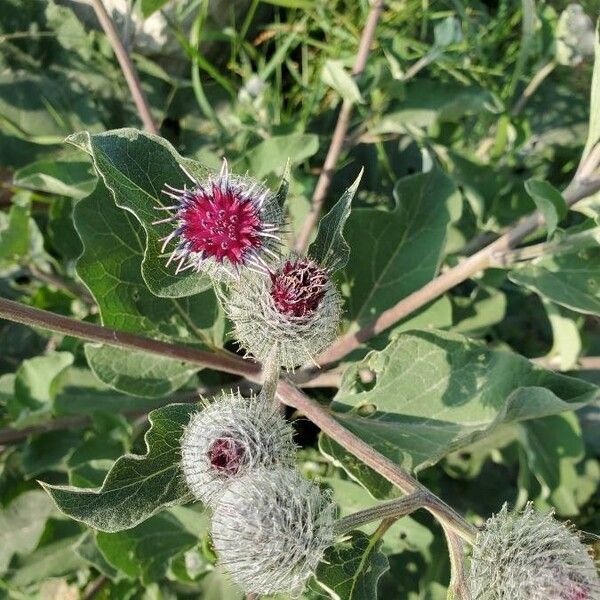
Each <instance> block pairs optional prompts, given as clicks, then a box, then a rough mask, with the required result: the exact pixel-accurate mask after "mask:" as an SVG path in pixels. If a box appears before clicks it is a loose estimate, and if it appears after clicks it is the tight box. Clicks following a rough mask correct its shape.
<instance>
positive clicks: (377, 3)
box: [295, 0, 384, 253]
mask: <svg viewBox="0 0 600 600" xmlns="http://www.w3.org/2000/svg"><path fill="white" fill-rule="evenodd" d="M383 5H384V3H383V1H382V0H374V1H373V4H372V5H371V9H370V11H369V15H368V17H367V22H366V24H365V28H364V29H363V32H362V35H361V38H360V43H359V46H358V52H357V53H356V60H355V62H354V68H353V69H352V74H353V75H355V76H356V75H360V74H361V73H362V72H363V71H364V69H365V66H366V64H367V58H368V56H369V49H370V47H371V44H372V43H373V38H374V37H375V30H376V28H377V22H378V21H379V17H380V15H381V12H382V11H383ZM351 115H352V102H349V101H348V100H344V102H343V103H342V108H341V109H340V113H339V115H338V119H337V123H336V125H335V130H334V132H333V136H332V138H331V144H330V146H329V150H328V151H327V156H326V157H325V162H324V163H323V169H322V170H321V174H320V175H319V179H318V180H317V185H316V186H315V191H314V192H313V196H312V201H311V209H310V212H309V213H308V215H307V216H306V219H305V220H304V223H303V224H302V229H301V230H300V232H299V233H298V237H297V238H296V244H295V249H296V251H297V252H300V253H302V252H304V251H305V250H306V248H307V246H308V242H309V241H310V236H311V235H312V232H313V230H314V228H315V227H316V225H317V222H318V220H319V216H320V214H321V210H322V208H323V203H324V202H325V197H326V196H327V192H328V191H329V186H330V185H331V179H332V177H333V173H334V170H335V167H336V165H337V162H338V159H339V157H340V154H341V152H342V148H343V146H344V140H345V139H346V133H347V132H348V126H349V125H350V116H351Z"/></svg>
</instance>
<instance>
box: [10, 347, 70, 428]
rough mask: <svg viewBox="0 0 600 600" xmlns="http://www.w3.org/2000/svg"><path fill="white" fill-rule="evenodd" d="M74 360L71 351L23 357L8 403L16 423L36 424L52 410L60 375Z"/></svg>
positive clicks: (24, 425)
mask: <svg viewBox="0 0 600 600" xmlns="http://www.w3.org/2000/svg"><path fill="white" fill-rule="evenodd" d="M72 363H73V355H72V354H71V353H70V352H50V353H49V354H47V355H45V356H36V357H34V358H30V359H28V360H25V361H23V363H22V364H21V366H20V367H19V369H18V371H17V373H16V377H15V382H14V396H13V397H12V398H11V399H9V401H8V403H7V408H8V411H9V413H10V415H11V418H12V420H13V421H12V425H13V427H27V426H29V425H33V424H35V423H38V422H40V421H42V420H44V419H46V418H47V417H48V416H49V415H50V414H51V413H52V411H53V402H54V399H55V397H56V394H57V393H58V391H59V390H60V386H61V375H62V374H63V372H64V371H65V369H66V368H67V367H69V366H70V365H71V364H72Z"/></svg>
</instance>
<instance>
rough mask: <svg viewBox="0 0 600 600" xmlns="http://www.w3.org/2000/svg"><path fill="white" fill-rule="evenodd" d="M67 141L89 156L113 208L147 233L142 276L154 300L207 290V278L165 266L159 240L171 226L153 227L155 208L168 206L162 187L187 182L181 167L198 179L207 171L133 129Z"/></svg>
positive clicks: (84, 134) (83, 135)
mask: <svg viewBox="0 0 600 600" xmlns="http://www.w3.org/2000/svg"><path fill="white" fill-rule="evenodd" d="M67 141H69V142H71V143H72V144H73V145H75V146H77V147H78V148H80V149H81V150H84V151H85V152H87V153H88V154H89V155H90V156H91V157H92V160H93V163H94V167H95V168H96V170H97V171H98V173H99V174H100V175H101V176H102V179H103V180H104V183H105V185H106V187H107V188H108V189H109V190H110V192H111V193H112V195H113V197H114V200H115V203H116V204H117V206H119V207H120V208H124V209H126V210H127V211H129V212H130V213H132V214H133V215H135V217H136V219H137V220H138V221H139V222H140V223H141V225H142V227H143V229H144V232H145V239H144V240H143V244H144V260H143V262H142V276H143V278H144V281H145V283H146V285H147V286H148V288H149V289H150V291H151V292H152V293H153V294H156V295H157V296H162V297H166V298H180V297H184V296H191V295H193V294H197V293H199V292H202V291H204V290H206V289H207V288H209V287H210V280H209V279H208V278H207V277H200V276H199V275H198V274H197V273H188V272H186V273H182V274H178V275H175V271H174V269H170V268H167V267H166V266H165V262H166V260H165V257H164V256H163V254H162V252H161V247H162V243H161V242H160V239H161V238H164V237H165V236H167V235H168V234H169V233H170V232H171V231H172V226H171V225H169V224H168V223H162V224H159V225H153V223H154V221H156V220H157V215H158V214H159V213H158V211H157V210H156V207H157V206H167V205H168V204H167V201H166V196H165V195H164V194H163V193H162V192H161V190H162V189H163V187H164V185H165V184H166V183H168V184H169V185H171V186H173V187H183V185H184V184H189V183H190V182H189V180H188V179H187V177H186V175H185V174H184V172H183V171H182V169H181V166H184V167H185V168H186V169H187V170H188V171H189V172H190V173H191V174H192V175H194V176H196V177H200V178H202V177H204V176H206V175H207V169H206V168H205V167H203V166H202V165H200V164H199V163H197V162H195V161H192V160H189V159H185V158H183V157H181V156H180V155H179V154H178V153H177V152H176V151H175V149H174V148H173V147H172V146H171V144H169V143H168V142H167V141H166V140H163V139H162V138H160V137H158V136H154V135H150V134H147V133H143V132H141V131H138V130H136V129H117V130H113V131H107V132H106V133H100V134H97V135H90V134H89V133H88V132H87V131H84V132H82V133H77V134H74V135H72V136H70V137H69V138H67Z"/></svg>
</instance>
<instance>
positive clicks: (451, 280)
mask: <svg viewBox="0 0 600 600" xmlns="http://www.w3.org/2000/svg"><path fill="white" fill-rule="evenodd" d="M591 154H592V153H590V156H591ZM598 190H600V179H593V180H574V181H572V182H571V183H570V184H569V186H568V187H567V189H566V190H565V191H564V192H563V197H564V198H565V201H566V202H567V204H568V205H572V204H574V203H575V202H577V201H578V200H581V199H582V198H586V197H587V196H590V195H591V194H593V193H595V192H597V191H598ZM543 225H544V217H543V216H542V214H541V213H540V212H539V211H535V212H534V213H532V214H531V215H529V216H528V217H525V218H524V219H522V220H520V221H519V222H518V223H516V224H515V225H513V226H512V227H511V228H510V229H509V230H508V231H507V232H506V233H505V234H504V235H502V236H501V237H500V238H498V239H497V240H496V241H494V242H492V243H491V244H489V245H488V246H486V247H485V248H483V249H482V250H480V251H479V252H476V253H475V254H473V255H472V256H470V257H469V258H467V259H465V260H464V261H463V262H461V263H459V264H458V265H456V266H455V267H453V268H452V269H449V270H448V271H446V272H445V273H442V274H441V275H439V276H438V277H436V278H435V279H433V280H432V281H430V282H429V283H428V284H426V285H424V286H423V287H422V288H421V289H419V290H417V291H416V292H413V293H412V294H409V295H408V296H406V298H403V299H402V300H400V302H398V303H397V304H396V305H395V306H392V307H391V308H389V309H388V310H385V311H383V312H382V313H381V314H380V315H379V316H378V317H376V318H375V319H373V320H372V321H371V322H369V323H367V324H366V325H364V326H363V327H362V328H361V329H359V330H358V331H355V332H350V333H347V334H346V335H343V336H342V337H340V338H338V340H337V341H335V342H334V343H333V344H332V345H331V346H330V347H329V348H328V349H327V350H325V352H324V353H323V354H322V355H321V356H320V357H319V358H318V360H317V362H318V363H319V364H320V365H321V366H322V367H324V368H326V367H328V366H329V365H331V364H332V363H334V362H336V361H338V360H340V359H342V358H344V357H345V356H347V355H348V354H349V353H350V352H352V351H353V350H356V349H357V348H358V347H359V346H360V345H361V344H362V343H363V342H366V341H367V340H370V339H371V338H373V337H375V336H377V335H379V334H380V333H382V332H383V331H385V330H386V329H388V328H389V327H391V326H392V325H395V324H396V323H398V322H399V321H401V320H402V319H405V318H406V317H407V316H408V315H410V314H412V313H414V312H415V311H416V310H418V309H419V308H422V307H423V306H425V305H426V304H428V303H429V302H431V301H432V300H435V299H436V298H438V297H439V296H441V295H442V294H443V293H445V292H447V291H448V290H450V289H452V288H453V287H454V286H456V285H458V284H459V283H462V282H463V281H465V280H466V279H469V278H470V277H473V276H474V275H476V274H477V273H479V272H480V271H483V270H485V269H487V268H488V267H489V266H490V265H491V264H493V263H494V261H497V260H499V258H500V257H501V256H502V255H503V254H504V253H505V252H507V251H510V250H511V249H512V248H514V247H515V246H516V245H517V244H518V243H519V242H521V241H522V240H523V239H524V238H525V237H527V236H528V235H529V234H531V233H533V232H534V231H536V230H537V229H538V228H539V227H541V226H543Z"/></svg>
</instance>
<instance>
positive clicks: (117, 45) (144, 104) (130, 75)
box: [90, 0, 158, 134]
mask: <svg viewBox="0 0 600 600" xmlns="http://www.w3.org/2000/svg"><path fill="white" fill-rule="evenodd" d="M90 3H91V5H92V6H93V7H94V11H95V12H96V17H98V21H99V22H100V25H101V27H102V29H103V30H104V33H105V34H106V37H107V38H108V41H109V42H110V45H111V46H112V49H113V50H114V52H115V55H116V56H117V60H118V61H119V65H120V66H121V70H122V71H123V75H124V76H125V80H126V81H127V85H128V86H129V91H130V92H131V97H132V98H133V101H134V103H135V106H136V108H137V111H138V114H139V116H140V119H141V120H142V123H143V124H144V129H146V131H148V132H149V133H154V134H158V127H157V126H156V123H155V122H154V118H153V117H152V113H151V112H150V105H149V104H148V99H147V98H146V94H144V90H142V84H141V83H140V78H139V77H138V74H137V71H136V69H135V66H134V64H133V62H132V61H131V57H130V56H129V54H128V53H127V50H125V47H124V46H123V42H122V41H121V38H120V37H119V34H118V33H117V30H116V28H115V25H114V23H113V22H112V19H111V18H110V15H109V14H108V12H107V11H106V8H104V4H102V0H90Z"/></svg>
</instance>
